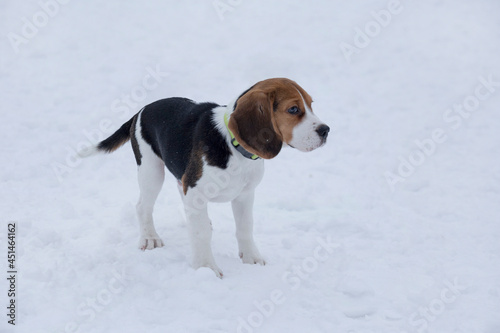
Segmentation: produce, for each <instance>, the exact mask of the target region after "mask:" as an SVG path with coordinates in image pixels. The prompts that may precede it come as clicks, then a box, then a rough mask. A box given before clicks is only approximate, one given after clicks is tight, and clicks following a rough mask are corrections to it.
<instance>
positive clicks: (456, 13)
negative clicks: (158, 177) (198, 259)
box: [0, 0, 500, 333]
mask: <svg viewBox="0 0 500 333" xmlns="http://www.w3.org/2000/svg"><path fill="white" fill-rule="evenodd" d="M60 1H61V2H60V3H59V2H56V0H41V1H40V2H38V1H35V0H30V1H15V0H2V2H1V3H0V31H1V33H2V39H1V40H0V48H1V60H0V61H1V68H0V94H1V121H0V133H1V138H2V140H1V141H0V149H1V156H2V167H1V172H0V182H1V187H0V199H1V200H0V207H1V216H2V225H1V226H0V228H1V230H0V235H1V239H0V240H1V243H0V258H1V262H2V264H1V265H0V267H1V269H2V272H1V274H0V276H2V278H1V279H0V281H2V282H1V283H0V294H1V295H2V297H1V298H0V299H1V308H2V309H4V310H3V311H2V313H1V318H3V319H2V320H1V323H0V331H1V332H11V331H12V332H23V333H25V332H26V333H27V332H50V333H62V332H86V333H94V332H152V333H156V332H162V333H164V332H245V333H248V332H335V333H337V332H340V333H404V332H406V333H413V332H436V333H476V332H477V333H498V332H500V316H499V312H500V241H499V239H500V211H499V210H500V131H499V128H500V112H499V111H500V110H499V109H500V63H499V59H500V58H499V55H500V20H499V19H498V18H499V14H500V3H499V2H498V1H496V0H490V1H487V0H483V1H466V0H460V1H452V0H444V1H443V0H442V1H437V0H436V1H409V0H401V1H400V2H398V1H397V0H394V1H381V0H370V1H361V0H357V1H326V0H325V1H311V2H306V1H301V0H293V1H292V0H290V1H266V0H258V1H257V0H252V1H229V0H217V1H204V2H202V1H196V0H187V1H174V0H171V1H116V0H115V1H111V0H109V1H97V0H87V1H68V0H65V1H64V3H63V1H62V0H60ZM47 13H48V14H47ZM49 14H50V15H49ZM152 73H153V74H152ZM270 77H289V78H291V79H294V80H296V81H297V82H298V83H299V84H300V85H302V86H303V87H304V88H305V89H306V90H307V91H308V92H309V93H310V94H311V95H312V96H313V98H314V100H315V103H314V109H315V112H316V113H317V114H318V115H319V116H320V117H321V118H322V120H324V121H325V122H326V123H328V124H329V125H330V126H331V127H332V132H331V136H330V138H329V142H328V143H327V145H326V146H325V147H324V148H321V149H318V150H316V151H314V152H311V153H308V154H304V153H300V152H298V151H295V150H292V149H286V150H284V151H282V153H281V154H280V155H279V156H278V157H277V158H276V159H274V160H271V161H268V162H266V173H265V176H264V179H263V181H262V183H261V185H260V186H259V188H258V190H257V193H256V204H255V213H254V215H255V219H256V226H255V239H256V242H257V244H258V245H259V247H260V250H261V253H262V254H263V255H264V256H265V258H266V260H267V263H268V264H267V265H266V266H254V265H244V264H242V263H241V262H240V259H239V258H238V255H237V244H236V240H235V237H234V231H235V230H234V223H233V220H232V215H231V210H230V205H229V204H214V205H212V206H211V207H210V214H211V218H212V220H213V223H214V236H213V249H214V255H215V258H216V260H217V262H218V264H219V266H220V267H221V268H222V270H223V271H224V274H225V276H224V279H222V280H221V279H218V278H216V277H215V275H214V274H213V273H212V272H211V271H209V270H208V269H200V270H198V271H194V270H193V269H192V268H191V267H190V265H189V260H190V253H189V249H190V247H189V243H188V239H187V232H186V225H185V221H184V217H183V213H182V206H181V201H180V198H179V195H178V193H177V189H176V186H175V181H174V179H173V177H167V179H166V181H165V185H164V188H163V191H162V193H161V194H160V198H159V199H158V202H157V206H156V210H155V219H156V226H157V230H158V232H159V234H160V235H161V237H162V238H163V240H164V242H165V247H163V248H161V249H156V250H153V251H147V252H141V251H139V250H138V249H137V248H136V245H137V241H138V236H139V233H138V226H137V222H136V217H135V202H136V200H137V197H138V186H137V182H136V166H135V161H134V157H133V154H132V152H131V148H130V146H129V145H127V146H125V147H124V148H122V149H120V150H119V151H117V152H115V153H114V154H113V155H110V156H98V157H95V158H91V159H86V160H80V159H77V158H76V157H75V153H74V151H75V150H76V149H77V148H78V147H79V146H82V145H85V144H87V142H89V140H90V141H95V140H97V139H99V138H102V137H104V135H109V134H110V133H111V132H112V131H114V130H115V129H116V128H118V126H119V125H121V124H122V123H123V122H124V121H125V120H127V119H128V118H129V117H130V116H131V115H132V114H134V113H135V112H137V111H138V110H139V109H140V108H141V107H142V106H143V105H145V104H147V103H149V102H152V101H155V100H157V99H160V98H164V97H169V96H185V97H189V98H192V99H195V100H198V101H207V100H209V101H215V102H218V103H221V104H224V103H228V102H229V101H230V100H231V99H233V98H235V97H236V96H238V94H239V93H241V92H242V91H243V90H245V89H246V88H248V87H249V86H250V85H252V84H253V83H255V82H256V81H259V80H262V79H265V78H270ZM9 221H15V223H16V228H17V232H16V237H17V245H16V249H17V256H18V261H17V268H18V270H19V274H18V276H17V287H16V291H17V295H16V311H17V313H16V314H17V317H16V326H15V328H13V327H12V326H11V325H9V324H7V320H8V319H9V318H8V317H7V316H6V314H7V311H8V310H7V309H6V307H7V305H8V303H7V302H8V301H9V299H8V297H7V290H8V289H9V286H8V284H7V280H6V277H7V276H8V275H7V269H8V268H7V258H6V256H7V242H6V234H7V224H8V222H9Z"/></svg>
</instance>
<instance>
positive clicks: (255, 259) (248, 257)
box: [240, 251, 266, 265]
mask: <svg viewBox="0 0 500 333" xmlns="http://www.w3.org/2000/svg"><path fill="white" fill-rule="evenodd" d="M240 258H241V261H243V263H244V264H252V265H253V264H260V265H265V264H266V261H265V260H264V258H262V256H261V255H260V253H259V251H246V252H241V251H240Z"/></svg>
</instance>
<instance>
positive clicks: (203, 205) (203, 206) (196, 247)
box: [183, 189, 223, 278]
mask: <svg viewBox="0 0 500 333" xmlns="http://www.w3.org/2000/svg"><path fill="white" fill-rule="evenodd" d="M183 202H184V210H185V212H186V219H187V223H188V230H189V236H190V239H191V249H192V255H193V268H194V269H198V268H200V267H208V268H210V269H212V270H213V271H214V272H215V275H217V276H218V277H219V278H222V275H223V274H222V271H221V269H220V268H219V267H218V266H217V264H216V263H215V259H214V256H213V254H212V247H211V241H212V223H211V222H210V218H209V217H208V210H207V201H206V198H205V197H204V196H203V195H201V193H199V192H198V191H196V190H191V189H190V190H189V191H188V192H187V194H186V195H185V196H184V200H183Z"/></svg>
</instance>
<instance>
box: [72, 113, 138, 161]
mask: <svg viewBox="0 0 500 333" xmlns="http://www.w3.org/2000/svg"><path fill="white" fill-rule="evenodd" d="M136 120H137V114H136V115H135V116H133V117H132V118H131V119H130V120H129V121H127V122H126V123H125V124H123V125H122V126H121V127H120V128H119V129H118V130H117V131H116V132H114V133H113V134H111V136H110V137H109V138H107V139H104V140H102V141H101V142H99V143H98V144H97V145H95V146H92V147H86V148H83V149H81V150H80V151H78V156H80V157H88V156H92V155H95V154H97V153H101V152H102V153H112V152H114V151H115V150H117V149H118V148H120V147H121V146H123V145H124V144H125V143H126V142H127V141H128V140H130V136H131V134H132V133H131V130H132V129H133V127H134V128H135V122H136ZM133 125H134V126H133Z"/></svg>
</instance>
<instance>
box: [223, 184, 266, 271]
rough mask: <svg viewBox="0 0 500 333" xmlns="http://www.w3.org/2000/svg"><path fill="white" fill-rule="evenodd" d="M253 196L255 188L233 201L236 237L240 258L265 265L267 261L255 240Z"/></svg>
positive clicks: (249, 262) (250, 262)
mask: <svg viewBox="0 0 500 333" xmlns="http://www.w3.org/2000/svg"><path fill="white" fill-rule="evenodd" d="M253 198H254V190H250V191H246V192H243V193H241V194H240V195H239V196H238V197H236V199H234V200H233V201H231V205H232V208H233V216H234V221H235V222H236V239H237V240H238V248H239V255H240V258H241V260H242V261H243V262H244V263H245V264H257V263H258V264H261V265H265V264H266V262H265V261H264V259H263V258H262V256H261V255H260V252H259V250H258V249H257V246H255V242H254V240H253Z"/></svg>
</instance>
